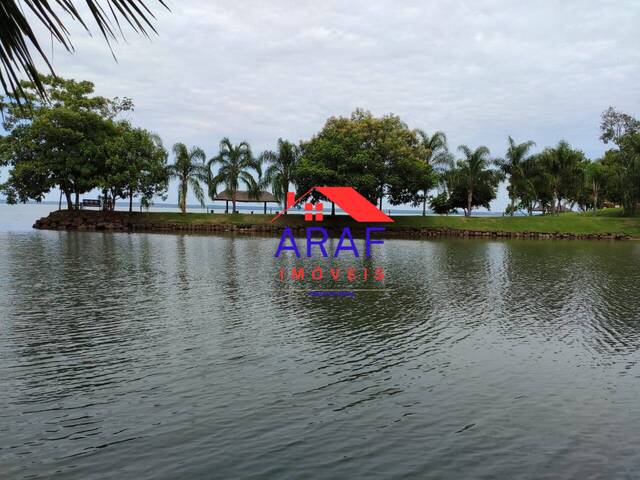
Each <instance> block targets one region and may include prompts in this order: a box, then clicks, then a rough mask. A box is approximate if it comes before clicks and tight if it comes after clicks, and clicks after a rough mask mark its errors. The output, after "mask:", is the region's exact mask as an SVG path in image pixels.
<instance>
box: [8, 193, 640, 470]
mask: <svg viewBox="0 0 640 480" xmlns="http://www.w3.org/2000/svg"><path fill="white" fill-rule="evenodd" d="M47 208H51V207H43V206H37V205H28V206H20V207H8V206H5V205H0V246H1V248H0V407H1V410H0V478H8V479H20V478H62V479H94V478H95V479H98V478H100V479H103V478H113V479H123V478H135V479H176V478H326V479H336V478H345V479H352V478H434V479H435V478H438V479H441V478H452V479H458V478H498V479H503V478H504V479H507V478H508V479H540V478H554V479H555V478H575V479H585V478H637V476H638V472H639V471H640V400H639V398H640V365H639V364H638V361H639V360H640V353H639V349H640V244H639V243H635V242H619V243H614V242H580V241H565V242H563V241H533V240H520V241H485V240H458V239H447V240H436V241H426V240H425V241H416V240H410V241H409V240H408V241H403V240H387V241H386V242H385V245H384V246H382V247H379V246H376V247H374V257H373V259H372V260H370V261H369V262H367V261H366V260H363V259H358V260H354V259H353V258H351V257H348V256H345V257H344V258H342V259H340V260H339V261H337V262H334V263H333V265H334V267H340V268H342V269H346V268H348V267H349V266H354V267H355V268H357V269H362V268H364V267H374V266H378V267H381V268H384V269H385V279H384V281H383V282H374V283H372V282H369V283H366V284H358V286H360V287H362V288H365V287H366V288H368V289H369V288H370V289H372V290H367V291H358V292H356V294H355V297H353V298H326V297H321V298H314V297H310V296H309V295H308V292H306V291H304V290H302V289H301V288H296V289H283V285H282V284H281V283H279V281H278V279H277V271H278V269H279V268H280V267H281V266H286V267H291V266H292V265H304V266H306V268H307V269H309V268H311V267H313V266H315V265H318V264H319V263H321V262H319V261H318V260H317V259H315V260H314V261H312V262H307V261H304V260H302V261H296V262H294V261H292V260H291V259H289V260H280V259H276V258H274V252H275V248H276V244H277V240H276V239H275V238H269V237H232V236H182V235H161V234H132V235H130V234H120V233H115V234H110V233H89V232H87V233H81V232H77V233H76V232H47V231H34V230H31V229H30V225H31V224H32V223H33V220H34V219H35V218H36V217H39V216H41V215H43V214H44V213H45V210H46V209H47ZM304 286H305V287H309V286H310V285H309V284H308V283H305V284H304ZM352 287H353V285H351V284H345V283H344V282H342V283H341V288H352Z"/></svg>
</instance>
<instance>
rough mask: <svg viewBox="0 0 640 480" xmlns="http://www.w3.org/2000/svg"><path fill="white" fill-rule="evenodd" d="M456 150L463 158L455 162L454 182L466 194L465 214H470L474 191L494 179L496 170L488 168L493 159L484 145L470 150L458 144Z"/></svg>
mask: <svg viewBox="0 0 640 480" xmlns="http://www.w3.org/2000/svg"><path fill="white" fill-rule="evenodd" d="M458 150H460V151H461V152H462V154H463V155H464V158H463V159H461V160H458V162H457V165H456V169H455V175H456V182H459V184H460V185H462V186H463V188H464V191H465V192H466V194H467V208H466V210H465V216H471V208H472V206H473V194H474V191H475V190H476V189H479V188H481V187H482V186H484V185H486V184H487V183H490V182H492V181H493V179H495V174H496V172H495V171H494V170H491V169H490V168H489V167H490V166H491V165H493V163H494V160H492V159H491V158H489V153H490V152H489V149H488V148H487V147H485V146H481V147H478V148H476V149H475V150H471V149H470V148H469V147H467V146H466V145H460V146H459V147H458Z"/></svg>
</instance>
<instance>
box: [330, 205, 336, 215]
mask: <svg viewBox="0 0 640 480" xmlns="http://www.w3.org/2000/svg"><path fill="white" fill-rule="evenodd" d="M335 215H336V204H335V203H333V202H331V216H332V217H334V216H335Z"/></svg>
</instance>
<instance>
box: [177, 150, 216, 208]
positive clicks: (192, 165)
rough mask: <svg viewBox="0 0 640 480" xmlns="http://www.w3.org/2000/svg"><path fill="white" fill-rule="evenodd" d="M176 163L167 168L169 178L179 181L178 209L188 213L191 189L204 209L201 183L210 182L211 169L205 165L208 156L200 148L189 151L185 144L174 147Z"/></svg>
mask: <svg viewBox="0 0 640 480" xmlns="http://www.w3.org/2000/svg"><path fill="white" fill-rule="evenodd" d="M173 155H174V156H175V163H173V164H172V165H169V166H168V167H167V172H168V173H169V178H174V179H176V180H178V207H180V211H181V212H182V213H183V214H185V213H187V193H188V191H189V187H191V189H192V190H193V193H194V195H195V196H196V198H197V199H198V201H199V202H200V205H202V206H203V207H204V191H203V190H202V185H200V182H205V183H206V182H208V181H209V178H210V174H209V169H208V168H207V166H206V165H205V164H204V161H205V159H206V155H205V153H204V150H202V149H201V148H200V147H191V149H189V148H188V147H187V146H186V145H185V144H184V143H176V144H174V145H173Z"/></svg>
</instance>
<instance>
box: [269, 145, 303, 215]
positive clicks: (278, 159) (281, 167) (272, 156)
mask: <svg viewBox="0 0 640 480" xmlns="http://www.w3.org/2000/svg"><path fill="white" fill-rule="evenodd" d="M299 161H300V149H299V148H298V147H297V146H296V145H294V144H293V143H291V142H289V141H287V140H283V139H281V138H279V139H278V149H277V150H276V151H275V152H274V151H272V150H267V151H265V152H262V155H260V163H266V164H267V165H268V167H267V170H266V171H265V174H264V181H263V184H264V185H270V186H271V191H272V192H273V195H274V196H275V197H276V200H278V201H279V202H283V201H284V200H285V197H286V194H287V192H288V191H289V185H290V184H291V183H293V172H294V170H295V169H296V167H297V166H298V164H299ZM285 213H286V211H285Z"/></svg>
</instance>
